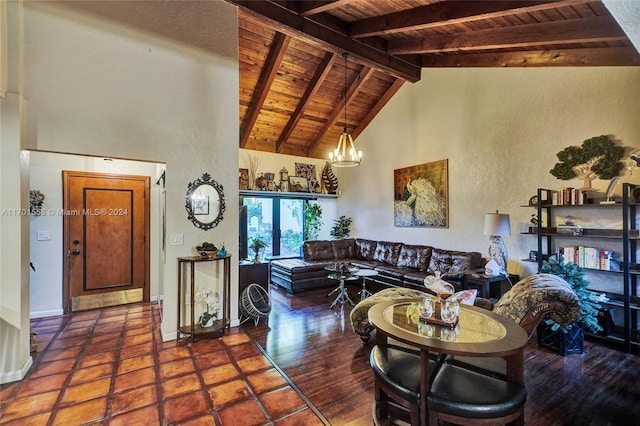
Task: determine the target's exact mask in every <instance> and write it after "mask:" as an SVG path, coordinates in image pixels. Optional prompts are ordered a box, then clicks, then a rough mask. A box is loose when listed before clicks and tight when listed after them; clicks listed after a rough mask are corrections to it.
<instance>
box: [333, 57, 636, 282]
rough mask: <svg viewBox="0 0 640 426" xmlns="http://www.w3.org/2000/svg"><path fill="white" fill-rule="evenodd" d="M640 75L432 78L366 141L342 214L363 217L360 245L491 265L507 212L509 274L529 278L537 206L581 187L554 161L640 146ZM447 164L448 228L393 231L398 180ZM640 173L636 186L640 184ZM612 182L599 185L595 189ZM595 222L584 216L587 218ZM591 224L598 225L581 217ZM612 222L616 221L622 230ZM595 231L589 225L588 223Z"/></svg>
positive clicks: (413, 89) (515, 72)
mask: <svg viewBox="0 0 640 426" xmlns="http://www.w3.org/2000/svg"><path fill="white" fill-rule="evenodd" d="M638 93H640V68H637V67H635V68H605V67H600V68H553V69H551V68H535V69H524V68H519V69H425V70H423V73H422V80H421V81H420V82H418V83H415V84H406V85H404V86H403V87H402V89H401V90H400V91H399V92H398V94H397V95H396V96H395V97H394V98H393V99H392V100H391V101H390V102H389V103H388V104H387V106H385V108H384V109H383V110H382V112H381V113H380V114H378V116H377V117H376V118H375V119H374V121H373V122H372V123H371V125H370V126H369V127H368V128H367V129H366V130H365V131H364V132H363V133H362V135H360V137H358V141H357V143H358V147H359V148H360V149H362V150H363V151H364V154H365V157H364V158H365V159H364V160H363V162H362V165H361V166H360V167H358V168H354V169H346V170H344V171H340V175H339V177H340V179H341V182H344V186H343V188H344V196H343V197H341V198H340V199H339V201H338V214H346V215H355V214H356V213H357V214H358V220H357V221H355V222H354V229H355V231H356V232H355V233H356V235H359V236H363V237H371V238H376V239H388V240H400V241H406V242H410V243H430V244H433V245H435V246H438V247H443V248H449V249H463V250H477V251H480V252H482V253H484V254H485V256H487V247H488V243H489V238H488V237H487V236H484V235H482V231H483V223H484V214H485V213H487V212H494V211H496V210H499V211H500V212H501V213H509V214H510V218H511V228H512V235H511V236H510V237H506V238H505V242H506V244H507V247H508V249H509V253H510V256H509V257H510V264H509V268H508V269H509V271H510V272H515V273H521V274H524V273H527V271H530V270H531V266H532V265H531V264H526V263H523V262H521V261H520V259H523V258H527V257H528V253H529V250H534V249H536V247H537V244H536V240H535V238H534V237H533V236H528V235H520V234H519V232H521V231H522V230H524V229H525V227H527V226H528V225H529V223H528V222H529V218H530V215H531V213H532V209H529V208H524V207H521V206H522V205H523V204H527V201H528V200H529V198H530V197H531V196H532V195H534V194H535V192H536V188H538V187H549V188H562V187H565V186H575V185H578V184H579V181H578V180H572V181H560V180H557V179H556V178H554V177H553V176H552V175H551V174H550V173H549V170H550V169H551V168H552V167H553V165H554V164H555V162H556V160H557V159H556V153H557V152H559V151H561V150H562V149H564V148H565V147H567V146H569V145H580V144H582V141H583V140H585V139H587V138H590V137H592V136H598V135H601V134H612V135H614V136H615V137H616V139H618V140H620V143H621V144H622V145H625V146H635V147H636V148H638V147H640V120H638V116H637V112H638V111H640V98H639V97H638V96H637V94H638ZM445 158H446V159H448V160H449V208H450V215H449V228H448V229H438V228H397V227H394V225H393V223H394V222H393V170H394V169H398V168H403V167H407V166H412V165H416V164H421V163H426V162H431V161H436V160H441V159H445ZM638 179H640V172H636V173H635V174H634V175H633V176H626V177H625V181H638ZM607 184H608V181H605V182H602V181H599V180H596V181H595V182H594V186H595V187H596V188H600V189H604V188H606V186H607ZM585 216H586V215H585ZM580 219H582V220H589V218H588V217H584V218H580ZM612 220H614V219H612ZM585 224H586V223H585Z"/></svg>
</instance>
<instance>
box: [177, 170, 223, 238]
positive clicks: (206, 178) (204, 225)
mask: <svg viewBox="0 0 640 426" xmlns="http://www.w3.org/2000/svg"><path fill="white" fill-rule="evenodd" d="M206 185H209V186H211V187H212V188H213V189H214V190H216V192H217V193H218V199H219V201H220V202H219V203H218V213H217V214H216V216H215V219H213V220H212V221H210V222H201V221H199V220H198V219H196V214H195V213H194V211H193V205H192V204H191V199H192V196H193V193H194V192H195V191H196V190H198V188H200V187H202V186H206ZM184 207H185V209H186V210H187V218H188V219H189V220H190V221H191V222H193V224H194V225H195V226H196V227H197V228H200V229H202V230H204V231H206V230H208V229H211V228H214V227H215V226H217V225H218V223H220V221H221V220H222V218H223V216H222V213H224V209H225V203H224V191H223V188H222V185H220V184H219V183H218V182H216V181H215V180H213V179H211V175H210V174H209V173H203V174H202V177H201V178H198V179H196V180H194V181H193V182H189V184H188V185H187V197H186V203H185V206H184ZM210 214H215V213H210Z"/></svg>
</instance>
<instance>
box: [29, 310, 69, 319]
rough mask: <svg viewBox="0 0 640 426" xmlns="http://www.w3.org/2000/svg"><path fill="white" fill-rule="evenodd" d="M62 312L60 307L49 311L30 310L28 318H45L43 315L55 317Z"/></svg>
mask: <svg viewBox="0 0 640 426" xmlns="http://www.w3.org/2000/svg"><path fill="white" fill-rule="evenodd" d="M62 314H64V311H63V310H62V309H52V310H50V311H36V312H30V313H29V318H31V319H34V318H45V317H57V316H60V315H62Z"/></svg>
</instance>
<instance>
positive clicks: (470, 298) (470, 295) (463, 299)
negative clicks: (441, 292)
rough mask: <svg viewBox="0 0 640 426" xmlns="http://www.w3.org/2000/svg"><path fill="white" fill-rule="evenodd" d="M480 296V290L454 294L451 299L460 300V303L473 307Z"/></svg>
mask: <svg viewBox="0 0 640 426" xmlns="http://www.w3.org/2000/svg"><path fill="white" fill-rule="evenodd" d="M477 295H478V290H476V289H473V290H462V291H459V292H457V293H453V295H451V297H455V298H456V299H457V300H458V303H462V304H463V305H470V306H473V304H474V302H475V301H476V296H477Z"/></svg>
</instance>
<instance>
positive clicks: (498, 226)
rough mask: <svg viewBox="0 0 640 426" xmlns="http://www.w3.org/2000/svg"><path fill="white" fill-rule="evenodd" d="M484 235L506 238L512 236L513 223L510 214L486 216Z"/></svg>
mask: <svg viewBox="0 0 640 426" xmlns="http://www.w3.org/2000/svg"><path fill="white" fill-rule="evenodd" d="M484 235H496V236H500V237H504V236H507V235H511V223H510V222H509V215H508V214H500V213H498V212H497V211H496V212H495V213H487V214H485V215H484Z"/></svg>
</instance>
